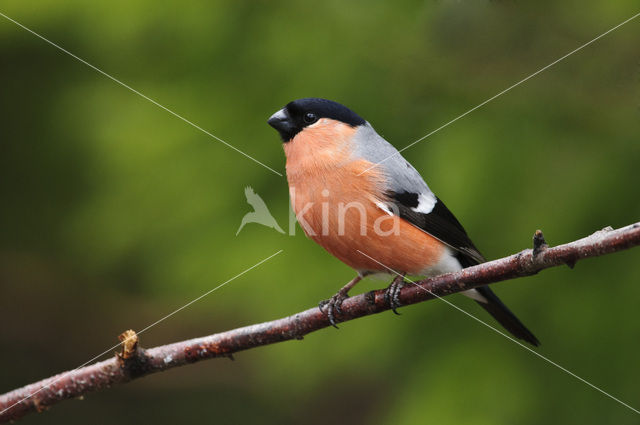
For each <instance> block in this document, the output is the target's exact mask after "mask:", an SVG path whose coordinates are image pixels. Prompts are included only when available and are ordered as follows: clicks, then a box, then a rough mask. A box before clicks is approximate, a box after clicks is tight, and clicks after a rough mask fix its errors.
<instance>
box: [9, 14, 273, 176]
mask: <svg viewBox="0 0 640 425" xmlns="http://www.w3.org/2000/svg"><path fill="white" fill-rule="evenodd" d="M0 16H2V17H3V18H5V19H7V20H9V21H11V22H13V23H14V24H16V25H18V26H19V27H20V28H22V29H24V30H26V31H29V32H30V33H31V34H33V35H35V36H36V37H38V38H40V39H41V40H43V41H45V42H47V43H49V44H50V45H52V46H53V47H55V48H56V49H58V50H60V51H62V52H64V53H66V54H67V55H69V56H71V57H72V58H74V59H76V60H78V61H80V62H82V63H83V64H85V65H87V66H88V67H89V68H91V69H93V70H94V71H96V72H99V73H100V74H102V75H104V76H105V77H107V78H109V79H110V80H112V81H114V82H116V83H118V84H120V85H121V86H122V87H124V88H126V89H128V90H130V91H132V92H133V93H135V94H137V95H138V96H140V97H142V98H143V99H146V100H148V101H149V102H151V103H153V104H154V105H156V106H157V107H159V108H161V109H164V110H165V111H167V112H168V113H170V114H171V115H173V116H174V117H176V118H179V119H181V120H182V121H184V122H186V123H187V124H189V125H190V126H192V127H193V128H195V129H197V130H200V131H201V132H203V133H204V134H206V135H207V136H209V137H212V138H213V139H215V140H217V141H218V142H220V143H222V144H224V145H225V146H227V147H229V148H231V149H233V150H234V151H236V152H238V153H239V154H241V155H244V156H245V157H246V158H249V159H250V160H252V161H253V162H255V163H257V164H260V165H262V166H263V167H264V168H266V169H267V170H269V171H271V172H272V173H275V174H277V175H279V176H280V177H282V173H279V172H277V171H276V170H274V169H273V168H271V167H269V166H267V165H265V164H263V163H262V162H260V161H258V160H257V159H255V158H254V157H252V156H251V155H249V154H247V153H245V152H243V151H241V150H240V149H238V148H236V147H235V146H233V145H232V144H230V143H228V142H226V141H224V140H222V139H221V138H219V137H218V136H216V135H215V134H212V133H210V132H208V131H207V130H205V129H204V128H202V127H200V126H199V125H197V124H195V123H193V122H191V121H189V120H188V119H186V118H185V117H183V116H182V115H180V114H178V113H176V112H173V111H172V110H171V109H169V108H167V107H166V106H163V105H161V104H160V103H158V102H156V101H155V100H153V99H151V98H150V97H148V96H146V95H144V94H142V93H140V92H139V91H138V90H136V89H134V88H133V87H131V86H129V85H127V84H125V83H123V82H122V81H120V80H118V79H117V78H115V77H113V76H112V75H110V74H108V73H106V72H105V71H103V70H101V69H99V68H98V67H96V66H94V65H92V64H90V63H89V62H87V61H86V60H84V59H82V58H80V57H78V56H76V55H74V54H73V53H71V52H70V51H68V50H66V49H64V48H63V47H61V46H59V45H57V44H56V43H54V42H53V41H51V40H48V39H47V38H45V37H44V36H42V35H40V34H38V33H37V32H35V31H33V30H32V29H30V28H27V27H26V26H24V25H22V24H21V23H20V22H18V21H16V20H15V19H12V18H10V17H8V16H7V15H5V14H4V13H2V12H0Z"/></svg>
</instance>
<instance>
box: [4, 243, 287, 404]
mask: <svg viewBox="0 0 640 425" xmlns="http://www.w3.org/2000/svg"><path fill="white" fill-rule="evenodd" d="M282 251H283V250H282V249H281V250H280V251H278V252H276V253H275V254H271V255H270V256H269V257H267V258H265V259H264V260H261V261H259V262H258V263H256V264H254V265H253V266H251V267H249V268H248V269H246V270H244V271H243V272H241V273H238V274H237V275H235V276H234V277H232V278H231V279H229V280H227V281H226V282H223V283H221V284H220V285H218V286H216V287H215V288H213V289H210V290H209V291H207V292H205V293H204V294H202V295H200V296H199V297H198V298H195V299H193V300H191V301H189V302H188V303H187V304H185V305H183V306H182V307H180V308H178V309H176V310H174V311H172V312H171V313H169V314H167V315H166V316H164V317H163V318H161V319H159V320H156V321H155V322H153V323H152V324H150V325H148V326H147V327H145V328H143V329H142V330H140V331H138V332H136V334H137V335H140V334H142V333H143V332H145V331H147V330H149V329H151V328H152V327H154V326H155V325H157V324H158V323H160V322H162V321H164V320H166V319H168V318H169V317H171V316H173V315H174V314H176V313H178V312H179V311H181V310H183V309H185V308H187V307H188V306H190V305H191V304H193V303H195V302H196V301H198V300H200V299H202V298H204V297H206V296H207V295H209V294H210V293H212V292H214V291H216V290H218V289H220V288H222V287H223V286H225V285H226V284H227V283H229V282H231V281H233V280H235V279H237V278H239V277H240V276H242V275H243V274H245V273H247V272H248V271H250V270H252V269H254V268H256V267H258V266H259V265H261V264H262V263H264V262H266V261H268V260H270V259H271V258H273V257H275V256H276V255H278V254H280V253H281V252H282ZM132 338H134V336H130V337H128V338H125V339H124V340H123V341H122V342H120V343H119V344H116V345H114V346H113V347H110V348H108V349H106V350H105V351H103V352H102V353H100V354H98V355H97V356H94V357H93V358H91V359H90V360H87V361H86V362H84V363H82V364H81V365H80V366H78V367H76V368H75V369H73V370H70V371H68V372H64V373H62V374H60V376H58V377H57V378H56V379H54V380H53V381H51V382H50V383H48V384H47V385H44V386H42V387H41V388H40V389H38V390H37V391H34V392H33V393H31V394H29V395H28V396H26V397H24V398H22V399H20V400H19V401H16V402H15V403H13V404H12V405H11V406H9V407H7V408H5V409H4V410H2V411H0V415H2V414H3V413H4V412H6V411H7V410H10V409H11V408H12V407H14V406H16V405H18V404H20V403H22V402H23V401H25V400H28V399H30V398H31V397H33V396H34V395H36V394H38V393H39V392H40V391H42V390H44V389H47V388H49V387H50V386H52V385H53V384H55V383H56V382H58V381H59V380H61V379H62V378H64V377H65V376H68V375H69V374H70V373H73V372H75V371H76V370H78V369H80V368H83V367H85V366H86V365H88V364H89V363H92V362H93V361H95V360H97V359H99V358H100V357H102V356H104V355H105V354H107V353H109V352H110V351H111V350H113V349H114V348H117V347H118V346H120V345H121V344H124V343H125V342H127V341H129V340H130V339H132Z"/></svg>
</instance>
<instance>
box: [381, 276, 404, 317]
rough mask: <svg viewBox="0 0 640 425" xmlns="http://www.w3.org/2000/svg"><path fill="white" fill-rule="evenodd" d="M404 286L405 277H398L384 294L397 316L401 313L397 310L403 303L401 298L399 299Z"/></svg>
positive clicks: (385, 299)
mask: <svg viewBox="0 0 640 425" xmlns="http://www.w3.org/2000/svg"><path fill="white" fill-rule="evenodd" d="M404 286H405V282H404V275H403V276H400V275H398V276H396V277H395V278H394V279H393V281H392V282H391V284H390V285H389V287H388V288H387V290H386V291H385V292H384V301H385V302H386V303H388V304H389V307H391V310H393V312H394V313H395V314H397V315H400V313H398V311H397V310H396V309H397V308H398V307H401V306H402V303H401V302H400V298H399V296H400V290H401V289H402V288H403V287H404Z"/></svg>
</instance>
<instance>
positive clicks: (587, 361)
mask: <svg viewBox="0 0 640 425" xmlns="http://www.w3.org/2000/svg"><path fill="white" fill-rule="evenodd" d="M0 11H2V12H3V13H5V14H7V15H8V16H10V17H12V18H14V19H16V20H18V21H19V22H22V23H23V24H25V25H26V26H28V27H30V28H32V29H34V30H35V31H37V32H39V33H41V34H42V35H44V36H45V37H47V38H49V39H51V40H52V41H54V42H56V43H58V44H60V45H61V46H63V47H65V48H66V49H68V50H70V51H71V52H73V53H75V54H77V55H79V56H80V57H82V58H84V59H86V60H87V61H89V62H90V63H92V64H94V65H96V66H97V67H99V68H101V69H103V70H105V71H106V72H108V73H111V74H113V75H114V76H116V77H117V78H119V79H121V80H122V81H124V82H125V83H127V84H130V85H131V86H132V87H134V88H135V89H137V90H139V91H141V92H142V93H145V94H146V95H148V96H150V97H152V98H153V99H155V100H157V101H158V102H160V103H161V104H163V105H165V106H167V107H169V108H170V109H173V110H174V111H176V112H178V113H179V114H182V115H184V116H185V117H186V118H188V119H189V120H192V121H193V122H195V123H197V124H199V125H201V126H202V127H204V128H205V129H207V130H209V131H211V132H213V133H214V134H216V135H217V136H219V137H221V138H223V139H225V140H226V141H228V142H230V143H232V144H233V145H235V146H237V147H238V148H240V149H242V150H243V151H245V152H247V153H249V154H251V155H253V156H255V157H256V158H258V159H259V160H260V161H262V162H265V163H266V164H268V165H269V166H271V167H273V168H275V169H277V170H280V171H283V169H284V156H283V153H282V151H281V147H280V146H279V141H278V137H277V135H276V133H275V132H274V131H273V130H272V129H270V128H269V127H268V126H267V125H266V123H265V120H266V118H267V117H268V116H269V115H270V114H271V113H272V112H274V111H275V110H276V109H278V108H279V107H281V106H282V105H283V104H285V103H286V102H287V101H289V100H292V99H294V98H299V97H305V96H320V97H327V98H330V99H335V100H337V101H340V102H341V103H344V104H346V105H348V106H350V107H351V108H352V109H354V110H355V111H357V112H359V113H360V114H361V115H363V116H364V117H365V118H367V119H368V120H369V121H370V122H371V123H372V124H373V125H374V126H375V127H376V128H377V129H378V130H379V132H380V133H381V134H383V135H384V136H385V137H387V138H388V139H389V140H390V141H391V142H392V143H394V144H395V145H396V146H397V147H402V146H405V145H406V144H408V143H410V142H411V141H413V140H415V139H417V138H419V137H421V136H423V135H424V134H426V133H428V132H429V131H431V130H433V129H435V128H437V127H439V126H441V125H442V124H444V123H445V122H447V121H449V120H450V119H452V118H454V117H456V116H458V115H459V114H460V113H462V112H464V111H466V110H468V109H469V108H471V107H472V106H475V105H477V104H478V103H480V102H482V101H484V100H486V99H487V98H489V97H491V96H493V95H494V94H496V93H498V92H499V91H501V90H503V89H504V88H506V87H508V86H509V85H511V84H513V83H514V82H516V81H519V80H520V79H522V78H524V77H525V76H527V75H529V74H530V73H532V72H534V71H536V70H538V69H539V68H541V67H542V66H544V65H547V64H548V63H550V62H552V61H553V60H555V59H557V58H558V57H560V56H562V55H564V54H565V53H567V52H569V51H571V50H572V49H574V48H576V47H578V46H579V45H580V44H582V43H584V42H586V41H588V40H590V39H592V38H593V37H595V36H596V35H598V34H600V33H602V32H604V31H605V30H607V29H609V28H611V27H613V26H614V25H616V24H618V23H619V22H621V21H623V20H624V19H626V18H628V17H630V16H632V15H633V14H635V13H637V12H638V10H637V3H636V2H634V1H631V0H629V1H623V0H619V1H616V2H599V3H596V2H588V3H587V4H585V3H584V2H579V1H576V0H571V1H566V2H536V3H533V2H516V1H495V2H482V1H439V2H431V1H427V2H418V1H407V2H393V3H392V2H381V1H376V2H364V1H355V2H339V1H335V0H329V1H324V2H296V3H293V2H267V1H197V2H188V3H177V2H156V1H151V0H135V1H123V0H112V1H109V2H93V3H86V2H81V1H78V0H70V1H67V2H62V3H61V2H54V1H50V0H47V1H42V2H37V3H33V2H22V1H18V0H5V1H3V2H2V7H1V9H0ZM639 37H640V20H637V21H634V22H631V23H629V24H627V25H626V26H624V27H622V28H620V29H619V30H617V31H615V32H613V33H611V34H609V35H608V36H606V37H605V38H603V39H601V40H599V41H598V42H597V43H595V44H593V45H592V46H589V47H587V48H585V49H584V50H582V51H580V52H579V53H577V54H575V55H573V56H571V57H570V58H568V59H567V60H565V61H564V62H562V63H560V64H557V65H556V66H554V67H553V68H551V69H549V70H547V71H545V72H544V73H542V74H540V75H538V76H536V77H535V78H533V79H531V80H529V81H527V82H526V83H524V84H523V85H522V86H520V87H518V88H516V89H514V90H513V91H511V92H509V93H508V94H505V95H503V96H502V97H500V98H498V99H496V100H495V101H493V102H492V103H490V104H488V105H486V106H484V107H483V108H481V109H479V110H477V111H475V112H474V113H472V114H470V115H469V116H467V117H465V118H463V119H461V120H459V121H458V122H456V123H455V124H453V125H451V126H450V127H447V128H446V129H444V130H442V131H440V132H438V133H437V134H434V135H433V136H431V137H429V138H428V139H426V140H424V141H423V142H421V143H419V144H417V145H416V146H415V147H413V148H411V149H409V150H407V151H406V152H405V156H406V157H407V158H408V159H409V160H410V161H411V162H412V163H413V164H414V165H415V166H416V168H417V169H418V170H420V171H421V172H422V173H423V176H424V177H425V179H426V180H427V181H428V182H429V184H430V186H431V188H432V189H433V190H434V191H435V192H436V193H438V194H439V196H440V197H441V198H443V199H444V200H445V202H446V203H447V205H448V206H449V207H450V208H451V209H452V210H453V211H454V212H455V213H456V215H457V216H458V217H459V219H460V220H461V221H462V222H463V223H464V224H465V226H466V228H467V230H468V231H469V233H470V235H471V236H472V238H473V239H474V240H475V241H476V244H477V245H478V246H479V247H480V249H481V250H482V251H483V252H484V253H485V255H486V256H487V257H488V258H496V257H500V256H504V255H506V254H510V253H513V252H515V251H518V250H520V249H523V248H525V247H528V246H529V245H530V240H531V235H532V233H533V231H534V230H535V229H536V228H542V229H543V230H544V231H545V235H547V239H548V240H549V242H550V243H562V242H566V241H569V240H573V239H576V238H578V237H582V236H584V235H587V234H589V233H591V232H593V231H595V230H596V229H599V228H602V227H604V226H607V225H612V226H614V227H618V226H622V225H625V224H628V223H631V222H634V221H637V220H638V216H639V213H640V200H639V199H640V198H639V197H638V166H640V143H639V142H640V139H639V134H640V132H639V130H640V120H639V113H640V110H639V105H640V50H639V49H638V39H639ZM0 79H1V80H0V81H1V83H2V84H1V86H0V87H1V88H0V112H1V113H0V137H1V141H2V142H1V146H2V155H1V156H0V196H1V199H2V208H0V322H1V323H2V325H0V364H2V365H3V366H2V368H0V383H1V384H0V391H1V392H4V391H5V390H10V389H12V388H14V387H16V386H20V385H23V384H26V383H28V382H31V381H34V380H37V379H40V378H43V377H45V376H49V375H51V374H53V373H57V372H59V371H61V370H66V369H71V368H74V367H76V366H77V365H79V364H81V363H83V362H85V361H86V360H88V359H89V358H91V357H92V356H93V355H95V354H96V353H99V352H102V351H103V350H104V349H106V348H107V347H109V346H110V345H113V344H114V343H115V342H116V335H118V334H119V333H120V332H121V331H123V330H125V329H128V328H134V329H141V328H143V327H145V326H146V325H148V324H149V323H152V322H153V321H155V320H156V319H158V318H159V317H162V316H164V315H165V314H167V313H168V312H170V311H173V310H174V309H176V308H178V307H179V306H181V305H183V304H184V303H186V302H187V301H189V300H191V299H193V298H195V297H196V296H198V295H200V294H202V293H203V292H205V291H207V290H209V289H211V288H212V287H214V286H216V285H218V284H219V283H221V282H224V281H225V280H227V279H229V278H230V277H232V276H234V275H236V274H237V273H239V272H240V271H242V270H244V269H245V268H247V267H249V266H251V265H253V264H255V263H256V262H258V261H259V260H261V259H263V258H265V257H267V256H268V255H270V254H272V253H274V252H276V251H277V250H279V249H283V250H284V252H283V254H281V255H279V256H278V257H276V258H275V259H273V260H271V261H269V262H268V263H266V264H264V265H262V266H260V268H259V269H256V270H254V271H251V272H250V273H247V274H246V275H244V276H242V277H241V278H239V279H237V280H235V281H233V282H232V283H230V284H229V285H228V286H226V287H224V288H223V289H221V290H219V291H217V292H214V293H213V294H211V295H210V296H208V297H206V298H205V299H203V300H201V301H200V302H198V303H196V304H195V305H193V306H192V307H190V308H188V309H186V310H184V311H182V312H180V313H179V314H177V315H176V316H174V317H172V318H171V319H169V320H167V321H166V322H163V323H162V324H160V325H158V326H156V327H154V328H153V329H151V330H149V331H148V332H147V333H146V334H144V335H143V337H142V342H143V344H144V345H145V346H153V345H157V344H163V343H168V342H172V341H175V340H179V339H185V338H190V337H195V336H200V335H206V334H209V333H213V332H216V331H222V330H225V329H228V328H233V327H238V326H242V325H247V324H251V323H254V322H259V321H264V320H267V319H273V318H277V317H280V316H283V315H287V314H290V313H293V312H296V311H298V310H301V309H303V308H307V307H309V306H312V305H314V304H316V303H317V302H318V300H320V299H323V298H326V297H328V296H329V295H331V294H333V293H334V292H335V291H336V290H337V289H338V288H339V287H340V286H341V285H342V284H343V283H345V282H346V281H347V280H349V279H350V278H351V276H352V274H353V273H352V271H351V270H349V269H348V268H347V267H346V266H344V265H342V264H341V263H339V262H338V261H336V260H334V259H333V258H331V257H330V256H329V255H328V254H326V253H325V252H324V251H323V250H322V249H321V248H319V247H318V246H316V245H314V244H313V243H312V242H311V241H309V240H307V239H306V238H305V237H304V236H303V235H302V234H301V232H300V230H299V229H298V231H297V234H296V235H295V236H294V237H292V236H287V235H281V234H279V233H277V232H275V231H273V230H271V229H267V228H265V227H261V226H258V225H248V226H247V227H245V229H244V230H243V231H242V232H241V233H240V234H239V235H238V236H237V237H236V236H235V232H236V230H237V226H238V225H239V223H240V219H241V217H242V216H243V215H244V214H245V213H246V212H248V211H250V207H249V206H248V205H247V204H246V202H245V198H244V193H243V189H244V187H245V186H247V185H251V186H253V187H254V189H255V190H256V192H257V193H258V194H260V195H261V196H262V197H263V199H265V201H266V202H267V204H268V205H269V206H270V208H271V210H272V212H273V213H274V215H275V217H276V218H277V219H278V220H279V222H280V225H281V226H283V227H285V228H286V226H287V217H288V198H287V185H286V182H285V180H284V179H283V178H280V177H278V176H276V175H275V174H272V173H270V172H269V171H267V170H265V169H264V168H261V167H260V166H258V165H256V164H254V163H252V162H250V161H248V160H246V159H245V158H243V157H242V156H240V155H238V154H237V153H235V152H233V151H232V150H230V149H228V148H227V147H225V146H223V145H222V144H220V143H219V142H217V141H215V140H213V139H211V138H208V137H207V136H206V135H204V134H202V133H200V132H198V131H197V130H195V129H194V128H192V127H190V126H188V125H186V124H185V123H184V122H182V121H180V120H178V119H176V118H175V117H172V116H171V115H169V114H168V113H167V112H165V111H163V110H161V109H159V108H158V107H156V106H154V105H152V104H151V103H149V102H147V101H145V100H143V99H141V98H140V97H138V96H136V95H134V94H133V93H131V92H129V91H127V90H126V89H124V88H122V87H120V86H118V85H116V84H114V82H113V81H110V80H108V79H107V78H105V77H104V76H102V75H100V74H98V73H96V72H95V71H93V70H91V69H90V68H88V67H86V66H84V65H82V64H81V63H79V62H78V61H76V60H74V59H72V58H71V57H69V56H67V55H65V54H63V53H61V52H60V51H58V50H56V49H54V48H53V47H51V46H50V45H47V44H46V43H44V42H43V41H42V40H39V39H38V38H36V37H34V36H33V35H32V34H29V33H28V32H26V31H24V30H22V29H20V28H19V27H17V26H16V25H14V24H13V23H11V22H9V21H7V20H6V19H4V18H2V19H0ZM639 260H640V251H639V250H635V251H629V252H623V253H620V254H616V255H611V256H607V257H604V258H600V259H595V260H588V261H585V262H581V263H579V264H578V266H577V267H576V269H575V270H573V271H570V270H569V269H568V268H557V269H553V270H549V271H545V272H543V273H541V274H540V275H538V276H535V277H530V278H526V279H521V280H519V281H513V282H508V283H501V284H498V285H496V286H495V288H496V290H497V292H499V294H500V295H501V297H502V298H503V299H504V300H505V302H506V303H507V304H508V305H510V306H511V307H512V308H513V310H514V311H515V312H517V314H518V315H519V316H520V317H521V318H522V320H523V321H524V322H525V323H526V324H527V325H528V326H529V327H530V328H531V329H532V330H533V331H534V333H535V334H536V335H537V336H538V337H539V339H540V340H541V341H542V343H543V345H542V346H541V347H540V349H539V351H540V352H541V353H542V354H544V355H545V356H548V357H550V358H551V359H553V360H554V361H557V362H558V363H559V364H561V365H564V366H566V367H568V368H569V369H570V370H572V371H573V372H575V373H577V374H578V375H580V376H583V377H584V378H586V379H587V380H590V381H591V382H593V383H594V384H596V385H598V386H601V387H602V388H603V389H605V390H606V391H609V392H610V393H611V394H613V395H615V396H618V397H619V398H621V399H622V400H624V401H626V402H628V403H629V404H631V405H632V406H634V407H636V408H637V407H639V406H640V395H639V394H640V393H639V392H638V381H639V380H640V368H639V367H638V366H637V365H638V363H637V352H638V349H639V348H640V338H639V337H640V320H638V300H639V299H640V285H638V282H639V278H640V269H638V267H637V265H638V261H639ZM383 285H384V283H383V282H373V283H372V282H369V283H364V284H362V287H360V290H361V291H362V290H365V289H372V288H374V287H381V286H383ZM451 299H452V300H453V301H454V302H456V303H457V304H458V305H460V306H462V307H463V308H465V309H467V310H469V311H470V312H472V313H474V314H475V313H477V314H478V315H480V317H482V318H483V319H485V320H491V319H490V318H488V316H485V315H484V313H483V312H482V311H481V310H480V309H479V308H477V306H475V305H474V304H473V303H472V302H470V301H469V300H467V299H464V298H462V297H452V298H451ZM402 312H403V314H402V316H401V317H394V316H393V315H391V314H383V315H379V316H377V317H370V318H365V319H362V320H357V321H355V322H353V323H349V324H345V325H344V326H342V327H341V329H340V331H335V330H333V329H328V330H325V331H322V332H318V333H317V334H313V335H311V336H309V337H307V338H305V340H304V342H301V343H299V342H289V343H285V344H280V345H275V346H271V347H266V348H261V349H257V350H252V351H251V352H246V353H241V354H239V355H237V356H236V361H235V362H231V361H228V360H215V361H207V362H203V363H201V364H196V365H192V366H189V367H185V368H181V369H174V370H172V371H170V372H167V373H163V374H160V375H155V376H150V377H148V378H145V379H143V380H140V381H137V382H133V383H131V384H129V385H126V386H122V387H118V388H113V389H111V390H109V391H104V392H101V393H97V394H92V395H89V396H87V397H85V399H84V401H70V402H66V403H63V404H61V405H59V406H56V407H55V408H53V409H52V410H51V411H49V412H47V413H46V414H42V415H32V416H30V417H28V418H25V419H24V421H23V422H24V423H25V424H45V423H46V424H53V423H61V424H62V423H64V424H84V423H88V422H90V423H95V424H111V423H120V424H129V423H132V424H133V423H139V422H140V421H142V422H143V423H175V422H176V421H181V422H182V421H185V422H188V423H190V422H195V421H198V422H202V421H205V422H213V421H216V422H217V423H250V422H256V423H265V424H287V423H291V424H294V423H301V422H305V423H308V424H324V423H330V422H337V423H343V422H350V423H354V424H360V423H362V424H364V423H367V424H390V423H393V424H416V423H437V424H460V423H466V424H501V423H504V424H510V423H519V424H538V423H582V424H601V423H616V424H630V423H637V420H638V419H637V416H636V415H635V414H634V413H633V412H631V411H630V410H628V409H625V408H624V407H622V406H621V405H619V404H616V403H615V402H614V401H612V400H610V399H608V398H606V397H604V396H603V395H602V394H600V393H598V392H596V391H594V390H593V389H591V388H588V387H587V386H585V385H584V384H582V383H580V382H579V381H577V380H575V379H574V378H571V377H570V376H568V375H566V374H565V373H563V372H561V371H560V370H558V369H556V368H554V367H552V366H551V365H549V364H547V363H545V362H543V361H541V360H540V359H538V358H536V357H535V356H533V355H532V354H531V353H529V352H527V351H525V350H523V349H522V348H520V347H518V346H516V345H515V344H513V343H511V342H509V341H508V340H506V339H504V338H502V337H500V336H499V335H497V334H495V333H493V332H491V331H490V330H488V329H486V328H485V327H483V326H481V325H479V324H478V323H476V322H474V321H471V320H469V319H468V318H467V317H465V316H464V315H461V314H460V313H459V312H457V311H455V310H454V309H451V308H450V307H448V306H447V305H446V304H444V303H439V302H437V301H436V302H429V303H427V304H422V305H418V306H413V307H409V308H405V309H403V310H402ZM490 323H492V322H490Z"/></svg>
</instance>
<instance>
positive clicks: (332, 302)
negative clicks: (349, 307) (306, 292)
mask: <svg viewBox="0 0 640 425" xmlns="http://www.w3.org/2000/svg"><path fill="white" fill-rule="evenodd" d="M361 280H362V276H360V275H357V276H356V277H354V278H353V279H352V280H351V282H349V283H347V284H346V285H344V286H343V287H342V288H341V289H340V290H339V291H338V292H337V293H336V294H335V295H334V296H333V297H331V298H329V299H328V300H324V301H320V304H319V305H318V308H320V311H321V312H322V313H324V310H323V309H324V308H325V307H326V308H327V311H326V314H327V317H328V318H329V323H331V326H333V327H334V328H336V329H337V328H338V326H336V316H335V313H338V314H342V308H341V307H342V302H343V301H344V300H345V299H347V297H348V296H349V291H350V290H351V288H353V287H354V286H356V283H358V282H360V281H361Z"/></svg>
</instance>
